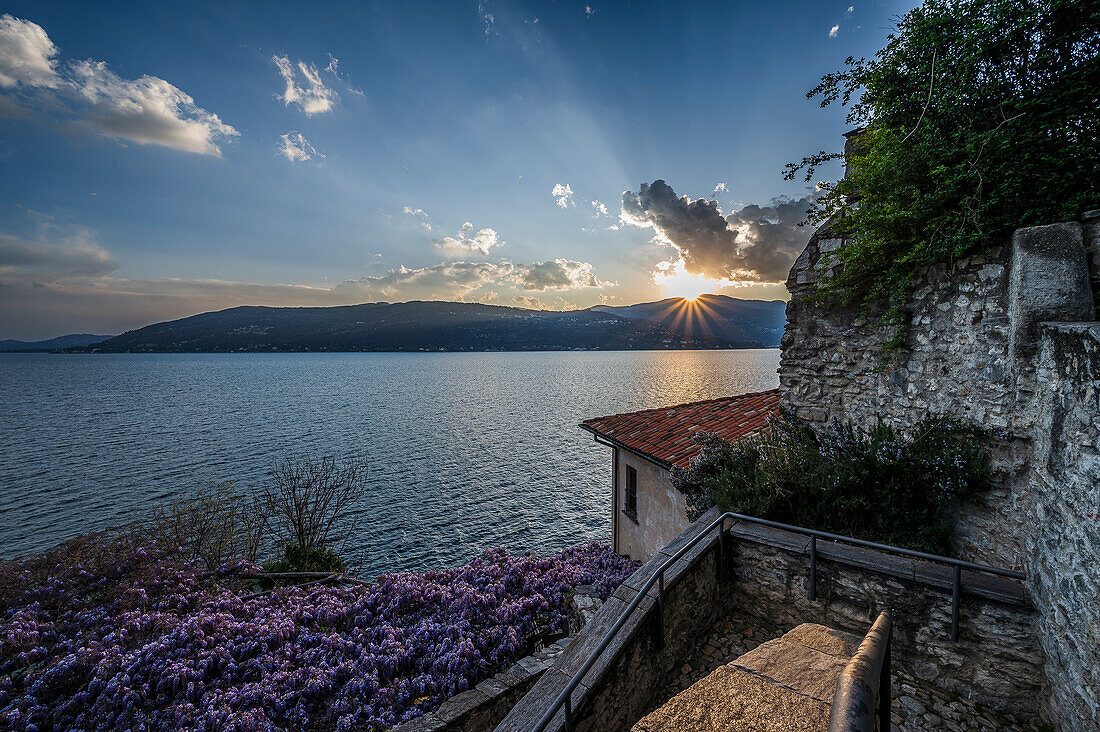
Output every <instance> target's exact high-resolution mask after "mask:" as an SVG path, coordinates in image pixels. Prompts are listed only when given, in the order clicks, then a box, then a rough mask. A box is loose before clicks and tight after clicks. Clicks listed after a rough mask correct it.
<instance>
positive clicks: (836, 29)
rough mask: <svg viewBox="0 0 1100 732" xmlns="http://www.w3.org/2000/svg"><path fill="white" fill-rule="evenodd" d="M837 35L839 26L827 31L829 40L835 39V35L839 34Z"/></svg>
mask: <svg viewBox="0 0 1100 732" xmlns="http://www.w3.org/2000/svg"><path fill="white" fill-rule="evenodd" d="M839 33H840V26H839V25H834V26H833V27H832V28H830V29H829V38H836V37H837V34H839Z"/></svg>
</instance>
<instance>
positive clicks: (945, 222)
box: [786, 0, 1100, 324]
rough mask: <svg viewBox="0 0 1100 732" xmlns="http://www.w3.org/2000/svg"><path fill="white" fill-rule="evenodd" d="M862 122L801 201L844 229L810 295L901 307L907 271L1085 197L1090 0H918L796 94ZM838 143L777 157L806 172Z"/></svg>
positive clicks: (1099, 41)
mask: <svg viewBox="0 0 1100 732" xmlns="http://www.w3.org/2000/svg"><path fill="white" fill-rule="evenodd" d="M807 96H808V97H810V98H812V97H820V99H821V106H823V107H824V106H826V105H829V104H832V103H835V102H839V103H841V104H843V105H844V106H848V107H849V108H850V111H849V115H848V121H849V123H851V124H853V125H861V126H864V127H865V128H866V129H865V131H864V132H863V134H862V136H861V137H860V139H859V144H858V145H857V146H856V147H857V150H856V152H855V154H854V155H852V156H851V159H850V161H849V163H850V170H849V173H848V176H847V177H846V178H845V179H843V180H841V181H838V182H836V183H826V184H820V185H821V188H822V191H823V193H822V195H821V196H820V197H819V198H817V199H816V201H815V203H814V204H813V207H812V209H811V210H810V212H809V219H810V221H811V222H812V223H821V222H824V221H830V222H831V226H832V227H833V228H834V230H835V231H837V233H839V234H842V235H845V236H853V237H855V240H854V241H853V242H852V243H851V244H850V245H849V246H845V247H842V248H841V249H840V250H838V251H836V252H833V253H830V254H828V255H826V256H827V257H830V258H835V259H836V260H838V261H840V262H842V263H843V265H844V266H843V267H842V268H840V271H839V272H838V274H837V275H836V276H835V277H832V278H828V279H826V280H825V281H824V282H822V283H821V284H820V285H819V289H820V293H821V294H822V295H825V296H828V297H834V298H836V299H838V300H840V301H841V302H845V303H849V304H852V303H872V302H874V303H882V302H885V303H887V304H888V306H887V307H888V310H887V311H886V313H885V314H884V315H885V319H886V320H887V321H890V322H893V323H895V324H900V323H901V322H903V321H904V318H905V313H904V304H905V303H906V302H907V301H908V299H909V297H910V294H911V291H912V283H913V277H914V274H915V273H916V271H917V270H918V269H919V268H921V267H923V266H926V265H929V264H933V263H938V262H950V261H951V260H953V259H955V258H957V257H962V256H966V255H967V254H969V253H971V252H973V251H974V250H975V249H977V248H979V247H982V246H989V245H992V244H999V243H1002V242H1004V241H1006V240H1007V238H1008V236H1009V235H1010V234H1011V232H1012V231H1013V230H1015V229H1017V228H1019V227H1022V226H1034V225H1041V224H1048V223H1053V222H1056V221H1065V220H1073V219H1076V218H1078V217H1079V216H1080V214H1081V212H1082V211H1085V210H1087V209H1090V208H1097V207H1098V205H1100V179H1098V178H1097V176H1096V170H1097V169H1100V4H1097V3H1094V2H1092V3H1090V2H1081V1H1080V0H1046V1H1038V0H1016V1H1006V0H964V1H962V2H958V1H954V0H926V2H925V3H924V4H923V5H922V6H921V7H919V8H917V9H915V10H913V11H911V12H909V13H908V14H906V15H905V16H904V17H903V18H902V19H901V20H900V21H899V23H898V26H897V29H896V32H895V33H894V34H892V35H891V36H889V37H888V43H887V45H886V47H885V48H883V49H882V50H881V51H879V52H878V54H877V55H876V57H875V58H874V59H873V60H870V61H868V60H865V59H859V60H854V59H852V58H849V59H848V60H847V62H846V68H845V69H844V70H842V71H839V72H836V73H832V74H827V75H825V76H824V77H822V79H821V83H820V84H819V85H818V86H817V87H816V88H814V89H812V90H811V91H810V92H809V93H808V94H807ZM838 157H840V154H839V153H827V152H821V153H819V154H817V155H813V156H810V157H807V158H804V159H803V160H802V162H801V163H799V164H793V163H792V164H789V165H788V166H787V172H786V177H787V178H788V179H791V178H793V177H794V176H795V175H796V174H797V173H798V172H799V171H801V170H805V171H806V180H807V181H809V180H811V178H812V177H813V174H814V172H815V170H816V169H817V168H818V167H819V166H820V165H821V164H822V163H824V162H826V161H828V160H832V159H836V158H838Z"/></svg>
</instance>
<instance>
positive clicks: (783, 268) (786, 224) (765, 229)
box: [726, 196, 812, 282]
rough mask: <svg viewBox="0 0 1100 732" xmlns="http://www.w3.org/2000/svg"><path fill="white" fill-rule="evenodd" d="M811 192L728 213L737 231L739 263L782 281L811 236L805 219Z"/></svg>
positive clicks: (756, 274)
mask: <svg viewBox="0 0 1100 732" xmlns="http://www.w3.org/2000/svg"><path fill="white" fill-rule="evenodd" d="M810 203H811V196H805V197H803V198H798V199H791V198H775V199H772V201H771V204H770V205H768V206H758V205H756V204H752V205H749V206H745V207H744V208H742V209H741V210H740V211H736V212H734V213H731V214H730V215H729V216H727V217H726V223H727V224H729V226H730V228H731V229H734V230H735V231H737V241H738V243H739V246H738V249H737V255H736V256H737V264H738V266H740V267H742V268H743V269H744V270H746V271H748V272H751V273H753V275H754V277H753V278H752V279H756V280H759V281H761V282H782V281H785V280H786V279H787V274H788V273H789V272H790V271H791V265H793V264H794V260H795V259H797V258H798V255H799V254H801V253H802V250H803V249H805V248H806V242H807V241H809V239H810V234H811V233H812V231H811V229H809V228H807V227H805V226H799V225H798V224H799V222H800V221H804V220H805V219H806V210H807V209H808V208H809V207H810Z"/></svg>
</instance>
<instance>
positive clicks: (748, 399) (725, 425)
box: [580, 389, 779, 468]
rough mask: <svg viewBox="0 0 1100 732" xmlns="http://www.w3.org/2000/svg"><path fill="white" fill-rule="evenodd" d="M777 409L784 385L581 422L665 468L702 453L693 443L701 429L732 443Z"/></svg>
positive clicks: (685, 461) (584, 426)
mask: <svg viewBox="0 0 1100 732" xmlns="http://www.w3.org/2000/svg"><path fill="white" fill-rule="evenodd" d="M778 411H779V389H771V390H770V391H760V392H755V393H751V394H738V395H737V396H728V397H722V398H720V399H707V400H706V401H701V402H690V403H688V404H677V405H675V406H672V407H661V408H660V409H644V410H642V411H640V412H626V413H625V414H610V415H608V416H606V417H594V418H592V419H586V420H585V421H583V422H581V424H580V426H581V428H582V429H586V430H588V431H589V432H591V433H593V434H595V435H599V436H600V437H603V438H604V439H605V440H608V441H610V442H613V443H615V444H616V445H617V446H619V447H622V448H624V449H626V450H629V451H631V452H633V453H635V454H637V455H640V456H642V457H645V458H646V459H648V460H651V461H653V462H655V463H657V464H658V465H661V466H662V467H665V468H671V467H672V466H673V465H678V466H679V467H681V468H686V467H687V466H688V462H689V461H690V460H691V458H693V457H695V454H696V453H697V452H699V446H698V445H696V444H695V443H694V442H693V441H692V436H693V435H694V434H695V433H696V432H714V433H716V434H717V435H718V436H719V437H721V438H722V439H724V440H726V441H728V442H733V441H734V440H739V439H741V438H742V437H745V436H747V435H751V434H753V433H755V432H757V431H759V430H760V428H761V427H763V426H764V425H765V424H766V423H767V421H768V417H770V416H772V415H773V414H775V413H776V412H778Z"/></svg>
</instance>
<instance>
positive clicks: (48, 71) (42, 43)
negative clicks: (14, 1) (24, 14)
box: [0, 15, 61, 89]
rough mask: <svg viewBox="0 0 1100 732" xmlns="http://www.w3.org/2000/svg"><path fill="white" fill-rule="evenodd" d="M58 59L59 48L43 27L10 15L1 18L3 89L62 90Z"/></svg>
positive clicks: (0, 47) (0, 56)
mask: <svg viewBox="0 0 1100 732" xmlns="http://www.w3.org/2000/svg"><path fill="white" fill-rule="evenodd" d="M56 55H57V46H55V45H53V41H51V40H50V37H49V36H47V35H46V31H45V30H43V29H42V26H40V25H38V24H36V23H32V22H30V21H29V20H21V19H19V18H13V17H12V16H10V15H3V16H0V87H13V86H17V85H20V84H22V85H25V86H29V87H36V86H42V87H48V88H51V89H52V88H55V87H57V86H59V85H60V84H61V78H60V77H59V76H58V73H57V62H56V61H55V60H54V56H56Z"/></svg>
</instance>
